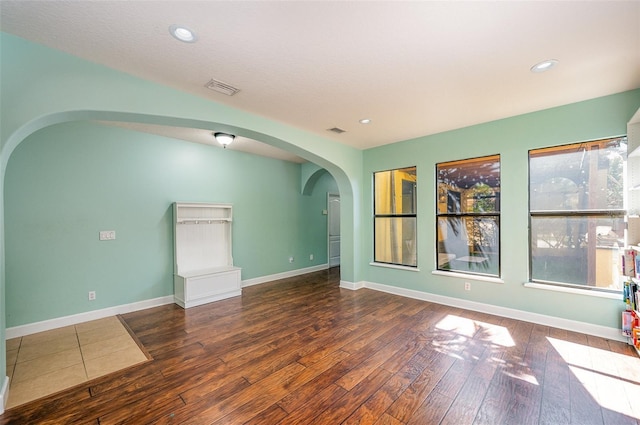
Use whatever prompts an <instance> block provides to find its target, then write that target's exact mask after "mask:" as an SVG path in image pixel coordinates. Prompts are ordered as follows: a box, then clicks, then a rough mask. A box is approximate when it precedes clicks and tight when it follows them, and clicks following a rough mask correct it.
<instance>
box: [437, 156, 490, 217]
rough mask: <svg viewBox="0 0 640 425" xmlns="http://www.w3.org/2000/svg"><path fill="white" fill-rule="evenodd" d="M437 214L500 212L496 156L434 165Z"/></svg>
mask: <svg viewBox="0 0 640 425" xmlns="http://www.w3.org/2000/svg"><path fill="white" fill-rule="evenodd" d="M437 173H438V212H439V213H482V212H497V211H500V156H499V155H494V156H489V157H483V158H473V159H465V160H462V161H453V162H445V163H442V164H438V166H437Z"/></svg>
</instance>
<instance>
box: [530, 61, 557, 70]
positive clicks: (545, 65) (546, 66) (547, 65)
mask: <svg viewBox="0 0 640 425" xmlns="http://www.w3.org/2000/svg"><path fill="white" fill-rule="evenodd" d="M556 65H558V61H557V60H556V59H548V60H546V61H542V62H540V63H537V64H535V65H533V66H532V67H531V72H545V71H548V70H550V69H551V68H554V67H555V66H556Z"/></svg>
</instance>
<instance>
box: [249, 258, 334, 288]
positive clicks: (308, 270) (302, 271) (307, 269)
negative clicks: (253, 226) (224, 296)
mask: <svg viewBox="0 0 640 425" xmlns="http://www.w3.org/2000/svg"><path fill="white" fill-rule="evenodd" d="M328 268H329V264H320V265H317V266H311V267H305V268H304V269H296V270H290V271H288V272H282V273H276V274H272V275H269V276H260V277H254V278H253V279H247V280H243V281H242V287H243V288H246V287H247V286H253V285H260V284H261V283H267V282H271V281H274V280H279V279H286V278H288V277H295V276H300V275H303V274H307V273H313V272H319V271H321V270H326V269H328Z"/></svg>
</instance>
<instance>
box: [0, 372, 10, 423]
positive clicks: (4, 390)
mask: <svg viewBox="0 0 640 425" xmlns="http://www.w3.org/2000/svg"><path fill="white" fill-rule="evenodd" d="M2 381H3V382H2V386H0V415H2V414H3V413H4V407H5V406H6V405H7V401H8V400H9V377H8V376H5V377H4V379H3V380H2Z"/></svg>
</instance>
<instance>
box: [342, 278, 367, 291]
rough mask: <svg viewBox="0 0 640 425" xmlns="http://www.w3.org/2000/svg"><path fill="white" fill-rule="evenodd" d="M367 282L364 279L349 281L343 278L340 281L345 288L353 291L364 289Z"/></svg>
mask: <svg viewBox="0 0 640 425" xmlns="http://www.w3.org/2000/svg"><path fill="white" fill-rule="evenodd" d="M365 283H366V282H364V281H360V282H348V281H346V280H341V281H340V287H341V288H344V289H351V290H352V291H357V290H358V289H362V288H364V287H365Z"/></svg>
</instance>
